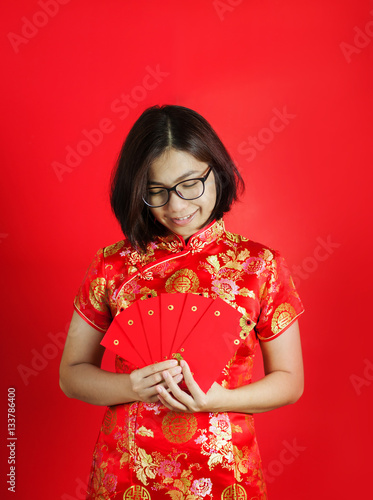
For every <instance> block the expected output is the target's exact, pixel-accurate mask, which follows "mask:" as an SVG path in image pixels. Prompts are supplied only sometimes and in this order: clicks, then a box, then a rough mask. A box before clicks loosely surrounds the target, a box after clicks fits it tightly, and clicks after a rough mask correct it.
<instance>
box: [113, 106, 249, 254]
mask: <svg viewBox="0 0 373 500" xmlns="http://www.w3.org/2000/svg"><path fill="white" fill-rule="evenodd" d="M171 148H173V149H175V150H177V151H183V152H185V153H189V154H190V155H192V156H193V157H194V158H196V159H197V160H199V161H201V162H204V163H207V164H208V165H209V166H210V167H212V168H213V171H214V174H215V182H216V203H215V207H214V209H213V211H212V213H211V216H210V218H209V219H208V220H207V221H206V224H210V223H211V222H212V221H213V220H214V219H220V218H221V217H222V216H223V214H224V213H226V212H228V211H229V210H230V208H231V205H232V203H233V201H235V200H237V198H238V191H239V189H241V190H242V191H243V190H244V182H243V179H242V177H241V175H240V173H239V172H238V170H237V168H236V166H235V165H234V163H233V161H232V159H231V157H230V156H229V153H228V152H227V150H226V149H225V147H224V145H223V143H222V142H221V140H220V139H219V137H218V136H217V134H216V132H215V131H214V130H213V128H212V127H211V125H210V124H209V123H208V122H207V121H206V120H205V119H204V118H203V117H202V116H201V115H199V114H198V113H197V112H195V111H193V110H191V109H188V108H185V107H182V106H174V105H164V106H152V107H150V108H148V109H146V110H145V111H144V112H143V113H142V115H141V116H140V117H139V118H138V120H137V121H136V122H135V124H134V125H133V127H132V128H131V130H130V132H129V134H128V136H127V138H126V140H125V142H124V144H123V147H122V150H121V152H120V154H119V157H118V161H117V163H116V166H115V168H114V171H113V175H112V181H111V207H112V210H113V212H114V214H115V216H116V218H117V219H118V221H119V223H120V225H121V228H122V231H123V233H124V235H125V236H126V237H127V238H128V240H129V241H130V242H131V244H132V246H134V247H135V248H138V249H141V250H143V251H146V247H147V244H148V243H150V242H151V241H153V240H154V238H155V237H156V236H165V235H166V234H167V233H168V229H167V228H166V227H164V226H162V225H161V224H159V223H158V222H157V221H155V220H154V217H153V216H152V214H151V213H150V210H149V207H148V206H147V205H146V204H145V203H144V202H143V199H142V198H143V196H144V195H145V191H146V185H147V180H148V170H149V168H150V166H151V165H152V163H153V162H154V160H156V159H157V158H158V157H160V156H161V155H162V154H163V153H164V152H165V151H167V150H168V149H171Z"/></svg>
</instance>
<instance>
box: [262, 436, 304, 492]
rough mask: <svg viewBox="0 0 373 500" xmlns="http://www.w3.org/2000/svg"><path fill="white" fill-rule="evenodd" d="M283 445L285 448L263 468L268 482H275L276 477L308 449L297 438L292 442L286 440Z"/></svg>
mask: <svg viewBox="0 0 373 500" xmlns="http://www.w3.org/2000/svg"><path fill="white" fill-rule="evenodd" d="M282 446H283V449H282V450H281V451H280V453H279V456H278V458H275V459H273V460H271V461H270V462H269V463H268V465H267V467H266V468H264V470H263V472H264V477H265V480H266V482H267V483H273V481H275V479H276V477H278V476H281V474H282V473H283V472H284V470H285V468H286V467H287V466H288V465H291V464H292V463H294V462H295V460H296V459H297V458H298V457H299V456H300V454H301V453H302V452H303V451H305V450H306V449H307V448H306V446H301V445H299V444H298V443H297V439H296V438H294V439H293V441H292V443H289V442H288V441H286V440H284V441H283V442H282Z"/></svg>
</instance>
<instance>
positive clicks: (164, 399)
mask: <svg viewBox="0 0 373 500" xmlns="http://www.w3.org/2000/svg"><path fill="white" fill-rule="evenodd" d="M157 391H158V397H159V400H160V401H161V403H162V404H163V405H164V406H166V408H168V409H169V410H172V411H184V412H185V411H187V410H188V407H187V406H185V405H184V404H183V403H181V402H180V401H178V400H177V399H175V398H174V397H172V395H171V393H169V392H168V391H167V390H166V389H165V388H164V387H162V386H157Z"/></svg>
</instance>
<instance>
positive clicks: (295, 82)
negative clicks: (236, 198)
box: [0, 0, 373, 500]
mask: <svg viewBox="0 0 373 500" xmlns="http://www.w3.org/2000/svg"><path fill="white" fill-rule="evenodd" d="M42 4H43V0H41V1H40V2H39V3H38V2H37V1H32V0H22V1H21V0H19V1H17V2H14V3H11V2H7V7H6V9H5V12H3V14H2V16H1V21H0V22H1V40H2V56H3V64H2V66H3V71H2V74H3V76H2V78H1V83H0V85H1V96H2V99H1V100H2V120H1V124H0V127H1V130H0V138H1V143H2V144H1V155H2V161H1V166H2V173H3V175H2V183H1V184H2V189H1V205H2V207H1V215H2V217H1V224H0V258H1V263H2V271H1V274H2V278H3V280H2V283H3V285H2V288H1V306H2V311H3V313H2V321H1V326H2V332H3V333H2V363H1V366H2V376H1V400H2V401H1V409H2V411H1V420H0V424H1V433H2V436H4V438H2V440H1V447H2V449H1V465H2V468H1V470H2V477H1V478H0V481H1V486H0V489H1V491H4V492H6V487H7V485H6V477H5V475H6V472H8V470H9V467H8V465H7V463H6V460H7V456H8V454H7V453H8V452H7V449H6V442H5V433H6V399H7V388H8V387H15V388H16V397H17V406H16V409H17V411H16V416H17V431H16V435H17V437H18V441H17V448H16V452H17V463H16V465H17V469H16V474H17V475H16V480H17V486H16V494H15V495H14V494H13V498H14V497H15V498H20V499H21V498H22V499H23V498H30V499H42V500H44V499H47V500H49V499H63V500H72V499H81V498H84V497H83V493H82V485H83V483H84V482H85V481H86V477H87V475H88V471H89V467H90V462H91V456H92V451H93V446H94V442H95V439H96V436H97V432H98V428H99V425H100V421H101V418H102V414H103V409H102V408H99V407H93V406H90V405H87V404H84V403H82V402H79V401H74V400H69V399H67V398H66V397H65V396H64V395H63V394H62V392H61V391H60V389H59V386H58V367H59V361H60V357H61V352H62V348H61V338H62V337H64V336H65V331H66V326H67V324H68V322H69V321H70V318H71V314H72V300H73V297H74V295H75V293H76V291H77V289H78V286H79V284H80V282H81V280H82V278H83V275H84V272H85V269H86V267H87V266H88V263H89V262H90V260H91V258H92V257H93V255H94V253H95V251H96V250H97V249H98V248H99V247H102V246H105V245H108V244H111V243H113V242H115V241H116V240H118V239H120V238H121V233H120V230H119V227H118V225H117V223H116V221H115V220H114V218H113V216H112V215H111V212H110V207H109V202H108V181H109V176H110V171H111V168H112V165H113V163H114V161H115V158H116V156H117V153H118V151H119V148H120V146H121V143H122V141H123V139H124V137H125V135H126V134H127V132H128V130H129V128H130V127H131V125H132V124H133V122H134V121H135V120H136V119H137V117H138V116H139V115H140V113H141V112H142V111H143V110H144V109H145V108H146V107H148V106H150V105H153V104H157V103H173V104H181V105H185V106H188V107H191V108H193V109H195V110H197V111H198V112H200V113H201V114H202V115H203V116H205V117H206V118H207V119H208V120H209V121H210V123H211V124H212V125H213V126H214V127H215V129H216V130H217V132H218V133H219V135H220V136H221V138H222V140H223V142H224V143H225V144H226V146H227V148H228V149H229V151H230V152H231V154H232V156H233V157H234V159H235V160H236V162H237V164H238V166H239V168H240V171H241V173H242V175H243V177H244V179H245V181H246V186H247V190H246V194H245V196H244V197H243V198H242V201H241V202H240V203H239V204H237V205H236V206H235V208H234V209H233V211H232V212H231V214H230V215H229V217H227V218H226V225H227V227H228V229H230V230H232V231H236V232H239V233H242V234H244V235H246V236H248V237H250V238H251V239H254V240H256V241H260V242H262V243H266V244H268V245H270V246H272V247H274V248H277V249H280V250H281V252H282V253H283V254H284V255H285V257H286V258H287V261H288V264H289V266H290V267H291V268H292V269H293V271H294V275H295V279H296V281H297V284H298V288H299V292H300V294H301V297H302V299H303V301H304V304H305V307H306V313H305V315H303V317H302V318H301V320H300V325H301V330H302V339H303V348H304V359H305V372H306V387H305V393H304V395H303V397H302V398H301V400H300V401H299V402H298V403H297V404H296V405H293V406H290V407H285V408H282V409H279V410H276V411H273V412H270V413H266V414H261V415H258V416H257V417H256V422H257V430H258V439H259V443H260V447H261V452H262V458H263V461H264V465H265V469H266V474H267V479H268V490H269V498H270V499H285V498H286V500H293V499H294V500H295V499H296V500H299V499H302V500H308V499H315V498H317V499H320V500H321V499H334V498H335V499H337V498H338V499H340V500H342V499H350V498H360V497H362V498H367V495H368V492H371V484H370V479H371V453H370V450H371V443H372V441H371V439H372V436H371V430H370V427H371V419H372V415H371V414H369V411H370V410H371V407H372V404H371V402H372V391H373V387H372V380H373V369H372V368H370V369H368V365H369V363H373V353H372V335H371V319H370V318H371V311H370V303H369V299H370V296H371V287H370V281H369V278H370V277H371V271H370V270H371V256H370V245H371V239H372V237H371V234H370V231H371V225H372V223H371V211H372V210H371V197H372V175H371V164H372V132H373V131H372V123H373V122H372V91H371V89H372V85H373V80H372V71H371V69H372V62H373V61H372V46H373V42H372V41H371V40H372V38H373V4H372V3H369V2H367V1H356V0H355V1H352V0H351V1H350V0H341V1H333V0H323V1H322V2H321V1H320V2H299V1H298V0H285V1H284V2H280V1H277V0H273V1H272V2H270V1H269V0H260V1H259V0H250V1H249V0H241V1H240V0H229V1H228V0H225V1H221V2H214V1H212V0H209V1H197V0H189V1H188V2H175V1H172V0H166V1H160V0H153V1H146V0H140V1H138V2H129V1H127V2H125V1H123V0H117V1H116V0H108V1H105V2H104V1H97V0H96V1H95V0H91V1H88V0H80V1H78V0H71V1H67V0H64V5H63V4H62V0H61V2H60V3H59V4H56V3H55V2H53V0H52V1H51V2H50V3H48V2H47V1H46V0H45V2H44V4H48V5H49V7H48V6H47V7H45V5H44V7H45V8H46V9H47V10H48V8H49V14H44V15H43V14H40V12H43V9H42V7H41V5H42ZM52 4H54V7H53V5H52ZM3 10H4V9H3ZM57 10H58V12H57ZM52 14H53V15H52ZM26 25H28V28H27V29H26V27H25V26H26ZM38 26H39V27H38ZM359 29H360V30H362V31H363V32H364V31H367V33H368V35H365V37H364V36H363V35H361V32H359ZM12 33H13V35H12ZM359 33H360V34H359ZM25 34H26V35H27V36H25ZM22 37H23V38H22ZM341 44H342V46H341ZM348 44H349V45H348ZM157 66H159V69H160V71H161V72H162V73H163V76H161V77H159V78H158V79H159V80H161V81H158V82H156V80H154V79H151V78H150V77H147V78H148V79H146V78H145V80H144V77H145V76H146V75H147V74H148V73H149V67H150V68H151V70H154V71H155V70H156V68H157ZM143 83H147V85H148V87H149V85H151V86H152V87H154V88H152V89H145V90H144V87H143ZM141 87H142V88H141ZM121 94H124V96H125V95H129V96H130V103H131V106H132V107H131V108H128V109H127V111H126V110H125V109H124V106H123V105H122V110H121V111H120V112H119V111H118V104H117V99H120V96H121ZM274 110H277V111H274ZM284 110H285V112H287V113H288V114H290V115H292V117H291V118H288V119H287V123H284V127H282V128H283V130H281V131H280V130H279V128H280V122H279V121H274V120H273V117H274V116H275V115H276V112H283V111H284ZM104 119H109V120H110V130H111V131H110V132H108V133H105V134H104V135H103V136H102V138H100V137H99V136H97V137H96V145H95V146H89V144H88V145H87V143H85V144H84V143H83V142H82V141H83V140H86V137H85V136H84V132H83V131H84V130H86V131H92V129H97V127H98V126H99V124H100V123H101V125H102V120H104ZM271 124H272V125H271ZM106 125H108V122H106ZM274 125H275V128H276V131H274V132H273V131H272V132H271V131H270V130H268V128H269V127H271V126H274ZM265 129H267V130H265ZM249 136H252V137H257V138H258V140H259V143H258V144H259V147H260V151H259V150H257V151H256V154H255V158H254V152H253V151H251V152H250V151H249V150H248V148H249V146H248V145H247V141H248V137H249ZM243 143H244V144H243ZM68 146H70V147H71V148H73V149H74V150H75V151H76V150H77V148H78V150H79V151H80V152H82V151H83V152H84V154H85V156H84V157H82V158H81V161H80V163H79V164H78V165H77V166H74V167H70V171H66V172H64V173H63V174H60V179H59V178H58V176H57V175H56V173H55V171H54V169H53V166H52V165H53V164H55V163H54V162H59V163H60V164H65V165H66V154H67V151H66V147H68ZM84 147H85V149H84ZM89 148H90V149H91V152H90V154H87V153H88V152H89ZM248 160H251V161H248ZM369 160H370V163H369ZM76 163H78V160H76ZM328 241H329V247H328V249H325V248H324V247H325V245H327V244H328ZM330 242H331V243H332V244H330ZM320 245H321V246H320ZM323 245H324V247H323ZM51 336H52V337H54V338H55V339H57V340H56V341H57V343H59V345H58V346H55V347H53V345H55V344H53V342H52V340H51ZM58 339H59V340H58ZM107 363H108V361H107ZM27 370H28V372H27ZM259 374H260V368H257V375H259ZM368 443H370V445H369V446H368ZM291 446H293V451H292V452H291V451H289V447H291ZM294 446H295V449H294ZM284 450H288V452H286V451H284ZM10 495H11V494H10V493H9V497H11V496H10ZM1 497H2V498H3V497H7V495H6V494H5V493H4V494H1Z"/></svg>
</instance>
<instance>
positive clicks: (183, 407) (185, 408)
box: [156, 360, 231, 413]
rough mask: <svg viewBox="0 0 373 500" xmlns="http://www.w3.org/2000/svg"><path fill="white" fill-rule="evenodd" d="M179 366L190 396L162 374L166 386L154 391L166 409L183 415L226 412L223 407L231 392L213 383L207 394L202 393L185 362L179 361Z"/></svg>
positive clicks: (166, 373)
mask: <svg viewBox="0 0 373 500" xmlns="http://www.w3.org/2000/svg"><path fill="white" fill-rule="evenodd" d="M180 366H181V367H182V374H183V376H184V381H185V384H186V386H187V387H188V390H189V392H190V394H188V393H186V392H185V391H183V390H182V389H181V388H180V387H179V386H178V385H177V383H176V381H175V379H174V378H172V377H171V376H170V375H169V373H168V372H164V373H163V378H164V380H165V381H166V385H165V384H159V385H157V387H156V389H157V391H158V397H159V400H160V402H161V403H162V404H163V405H164V406H166V408H168V409H169V410H172V411H176V412H185V413H197V412H218V411H227V410H224V407H225V406H226V403H225V402H226V401H227V396H228V395H229V393H230V392H231V391H229V390H228V389H224V388H223V387H222V386H221V385H219V384H217V383H216V382H214V383H213V385H212V386H211V388H210V389H209V390H208V391H207V393H204V392H203V391H202V389H201V388H200V387H199V385H198V384H197V382H196V381H195V380H194V378H193V375H192V373H191V371H190V368H189V366H188V364H187V362H186V361H185V360H182V361H180Z"/></svg>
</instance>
